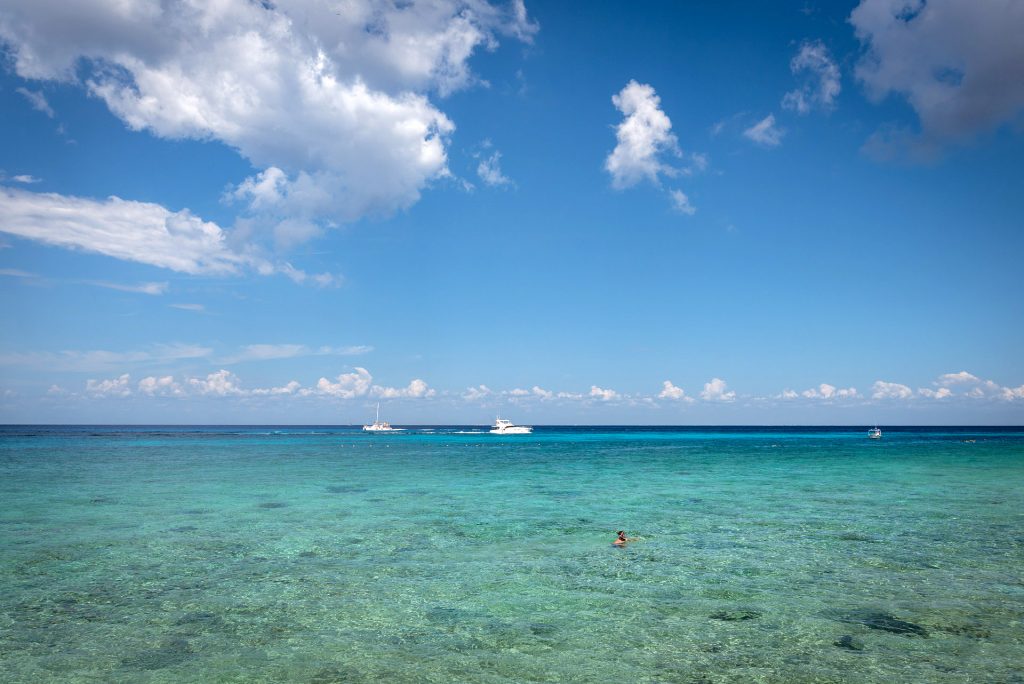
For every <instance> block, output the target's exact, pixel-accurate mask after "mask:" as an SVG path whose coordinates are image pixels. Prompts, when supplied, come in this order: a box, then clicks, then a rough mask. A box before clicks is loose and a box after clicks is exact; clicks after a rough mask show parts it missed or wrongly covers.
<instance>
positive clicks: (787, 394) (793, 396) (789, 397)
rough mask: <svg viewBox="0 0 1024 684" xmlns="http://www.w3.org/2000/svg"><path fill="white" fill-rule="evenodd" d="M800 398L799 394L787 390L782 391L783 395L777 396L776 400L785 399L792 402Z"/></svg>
mask: <svg viewBox="0 0 1024 684" xmlns="http://www.w3.org/2000/svg"><path fill="white" fill-rule="evenodd" d="M799 396H800V395H799V394H797V393H796V392H794V391H793V390H791V389H788V388H787V389H784V390H782V394H779V395H777V396H776V397H775V398H776V399H785V400H786V401H790V400H792V399H797V398H798V397H799Z"/></svg>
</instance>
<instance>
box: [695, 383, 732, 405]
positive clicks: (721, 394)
mask: <svg viewBox="0 0 1024 684" xmlns="http://www.w3.org/2000/svg"><path fill="white" fill-rule="evenodd" d="M700 398H701V399H703V400H704V401H735V400H736V392H734V391H732V390H730V389H728V384H727V383H726V382H725V380H722V379H721V378H711V380H709V381H708V382H706V383H704V391H702V392H701V393H700Z"/></svg>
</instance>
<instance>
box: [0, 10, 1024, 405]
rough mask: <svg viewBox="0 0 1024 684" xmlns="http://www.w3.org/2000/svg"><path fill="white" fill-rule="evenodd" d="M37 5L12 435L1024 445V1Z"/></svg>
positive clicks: (11, 348)
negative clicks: (386, 423)
mask: <svg viewBox="0 0 1024 684" xmlns="http://www.w3.org/2000/svg"><path fill="white" fill-rule="evenodd" d="M750 5H751V4H748V3H739V2H735V3H730V2H723V3H678V2H650V3H626V2H594V3H586V5H585V6H584V5H573V4H570V3H540V2H528V3H527V4H526V5H523V4H521V3H519V2H513V3H490V4H489V3H486V2H482V1H480V0H472V1H469V2H447V1H438V2H436V3H433V4H425V3H418V2H414V3H395V4H391V3H378V2H369V1H367V0H347V1H346V2H344V3H334V2H328V3H323V2H311V1H309V0H288V1H282V2H276V3H253V2H248V1H247V0H233V1H228V0H225V2H222V3H200V2H175V3H163V4H162V5H161V4H160V3H157V2H151V1H144V0H132V1H130V2H113V0H88V1H87V2H82V3H75V4H74V6H73V7H70V8H69V7H60V8H58V7H55V6H46V5H45V4H43V3H37V2H32V1H30V0H2V1H0V41H2V46H3V51H4V53H5V58H6V59H5V61H4V68H3V70H2V71H0V174H2V175H0V301H2V304H3V306H2V308H0V317H2V318H0V322H2V325H0V330H2V332H0V421H3V422H108V423H117V422H136V423H147V422H158V423H160V422H163V423H191V422H198V423H211V422H217V423H221V422H223V423H265V422H273V423H358V422H362V421H364V420H367V419H368V418H372V413H373V407H374V405H375V404H376V403H377V402H378V401H380V402H381V403H382V406H383V409H382V410H383V412H384V413H385V414H386V417H387V418H388V419H390V420H391V421H392V422H395V423H403V422H405V423H466V422H468V423H484V422H486V421H488V420H490V419H491V418H493V416H494V414H495V412H496V411H498V410H500V411H501V412H502V413H503V414H507V415H508V416H509V417H511V418H513V419H515V420H518V421H520V422H530V423H537V424H543V423H646V424H695V423H696V424H730V423H733V424H736V423H788V424H800V423H806V424H822V423H838V424H863V423H875V422H878V423H881V424H893V423H921V424H928V423H932V424H935V423H990V424H1006V423H1009V424H1020V423H1022V422H1024V354H1022V353H1021V350H1022V349H1024V297H1022V296H1021V292H1022V287H1021V276H1020V273H1021V268H1020V262H1021V256H1022V254H1024V235H1022V230H1021V228H1022V224H1021V216H1022V215H1024V188H1022V184H1024V175H1022V171H1021V169H1022V164H1021V162H1022V160H1024V135H1022V133H1024V126H1022V125H1024V45H1022V44H1021V42H1020V41H1019V39H1018V38H1019V35H1020V33H1021V32H1022V31H1024V6H1022V5H1021V4H1020V3H1018V2H1012V1H1011V0H1005V1H993V2H990V3H967V2H954V1H953V0H931V1H930V2H928V3H927V4H924V3H923V2H916V1H914V0H863V1H862V2H848V3H824V2H817V3H816V2H803V1H800V2H791V3H785V2H783V3H770V4H768V3H759V4H756V5H754V6H753V7H752V6H750Z"/></svg>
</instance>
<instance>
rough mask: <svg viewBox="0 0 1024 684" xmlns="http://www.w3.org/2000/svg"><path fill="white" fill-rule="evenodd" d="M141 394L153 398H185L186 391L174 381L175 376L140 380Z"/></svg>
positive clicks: (150, 377) (151, 377)
mask: <svg viewBox="0 0 1024 684" xmlns="http://www.w3.org/2000/svg"><path fill="white" fill-rule="evenodd" d="M139 392H141V393H142V394H145V395H147V396H151V397H157V396H159V397H183V396H185V391H184V390H183V389H182V387H181V385H179V384H178V383H177V382H175V381H174V376H173V375H165V376H163V377H160V378H158V377H155V376H149V377H148V378H143V379H142V380H139Z"/></svg>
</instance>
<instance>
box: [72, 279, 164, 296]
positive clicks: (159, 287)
mask: <svg viewBox="0 0 1024 684" xmlns="http://www.w3.org/2000/svg"><path fill="white" fill-rule="evenodd" d="M87 282H88V284H89V285H95V286H96V287H105V288H107V289H108V290H120V291H121V292H137V293H139V294H147V295H162V294H164V293H165V292H167V288H168V287H170V284H169V283H167V282H162V283H137V284H135V285H128V284H124V283H108V282H105V281H101V280H89V281H87Z"/></svg>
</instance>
